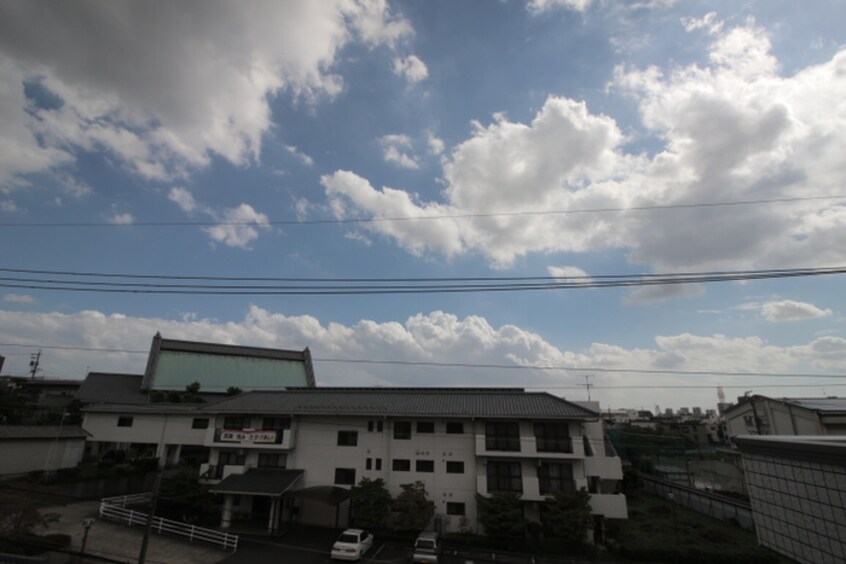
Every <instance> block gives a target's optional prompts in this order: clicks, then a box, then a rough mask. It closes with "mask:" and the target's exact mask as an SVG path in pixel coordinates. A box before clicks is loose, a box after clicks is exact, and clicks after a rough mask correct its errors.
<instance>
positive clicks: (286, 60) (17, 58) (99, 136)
mask: <svg viewBox="0 0 846 564" xmlns="http://www.w3.org/2000/svg"><path fill="white" fill-rule="evenodd" d="M117 29H119V30H120V32H119V33H116V32H115V30H117ZM412 33H413V30H412V28H411V26H410V24H409V23H408V21H407V20H405V19H404V18H402V17H401V16H397V15H395V14H392V13H391V10H390V8H389V6H388V4H387V2H386V0H325V1H321V2H304V3H301V2H250V3H247V4H242V3H238V4H234V3H227V2H199V3H189V4H179V3H172V2H164V3H154V4H150V3H144V2H142V3H136V2H132V1H130V0H115V1H113V2H109V3H107V4H103V3H100V2H95V1H83V2H81V3H75V4H74V5H73V6H71V5H68V4H64V3H54V2H49V1H41V0H33V1H32V2H25V3H22V4H17V3H12V4H9V3H4V4H2V5H0V85H3V86H2V87H0V171H2V172H1V173H2V175H3V177H2V178H0V183H4V184H8V183H9V182H12V181H13V180H17V181H18V182H21V181H22V180H20V177H21V176H22V175H25V174H28V173H31V172H38V171H43V170H47V169H50V168H52V167H56V166H59V165H62V164H64V163H67V162H69V161H70V160H71V159H72V157H71V153H72V152H74V151H76V150H77V149H82V150H95V149H98V150H99V149H106V150H109V151H111V152H112V153H113V154H114V155H116V156H118V157H119V158H120V159H121V160H122V161H123V162H125V163H126V165H127V166H128V167H129V168H130V169H131V170H133V171H134V172H135V173H137V174H139V175H141V176H144V177H146V178H150V179H156V180H164V179H167V178H172V177H174V176H179V175H182V174H185V173H186V172H187V171H190V170H191V169H192V168H194V167H202V166H205V165H206V164H208V162H209V159H210V156H211V155H219V156H221V157H223V158H225V159H227V160H229V161H231V162H233V163H236V164H245V163H248V162H251V161H253V160H255V159H257V158H258V155H259V154H260V150H261V142H262V135H263V133H264V132H265V131H267V129H268V127H269V126H270V119H271V116H270V108H269V98H271V97H273V96H275V95H278V94H279V93H282V92H284V93H289V94H290V95H292V96H294V97H296V98H299V99H303V100H307V101H312V100H316V99H318V98H326V97H328V98H331V97H332V96H335V95H336V94H338V92H339V91H340V90H341V88H342V86H343V85H342V82H341V79H340V77H339V76H337V75H336V74H333V72H332V68H333V65H334V63H335V61H336V57H337V55H338V53H339V52H340V50H341V49H342V48H343V47H344V46H345V45H346V44H348V43H349V42H350V41H353V40H356V39H358V40H360V41H363V42H365V43H366V44H367V45H369V46H371V47H375V46H378V45H388V46H390V47H393V46H394V45H396V44H397V43H398V42H399V41H402V40H403V39H404V38H406V37H409V36H410V35H411V34H412ZM210 37H213V38H214V41H209V40H208V38H210ZM151 45H153V46H155V48H150V46H151ZM162 53H166V54H167V56H162ZM29 80H37V81H38V82H39V84H40V85H41V86H42V87H43V88H44V89H46V90H48V91H49V92H50V93H51V94H53V95H54V96H56V97H57V98H58V99H60V100H61V102H62V104H61V106H60V107H58V108H51V109H45V108H40V109H39V108H32V107H30V106H29V104H28V102H27V100H26V99H25V97H24V93H23V83H24V81H29ZM38 140H41V143H39V141H38Z"/></svg>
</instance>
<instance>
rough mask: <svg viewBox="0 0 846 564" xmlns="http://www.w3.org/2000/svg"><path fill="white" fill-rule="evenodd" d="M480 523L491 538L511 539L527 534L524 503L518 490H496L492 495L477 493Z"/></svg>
mask: <svg viewBox="0 0 846 564" xmlns="http://www.w3.org/2000/svg"><path fill="white" fill-rule="evenodd" d="M476 508H477V510H478V512H479V517H478V518H479V523H480V524H481V525H482V527H484V528H485V534H486V535H487V536H489V537H491V538H498V539H509V538H515V537H519V538H522V537H523V536H524V535H525V528H526V523H525V519H524V518H523V503H522V502H521V501H520V494H519V493H517V492H495V493H492V494H491V496H490V497H485V496H483V495H479V494H476Z"/></svg>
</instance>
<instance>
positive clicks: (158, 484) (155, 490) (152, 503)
mask: <svg viewBox="0 0 846 564" xmlns="http://www.w3.org/2000/svg"><path fill="white" fill-rule="evenodd" d="M161 486H162V473H161V472H158V473H157V474H156V481H155V482H154V483H153V496H152V500H150V514H149V515H147V526H146V527H144V538H143V539H142V540H141V552H139V553H138V564H144V563H145V562H146V561H147V545H148V544H149V543H150V532H152V530H153V518H154V517H155V516H156V504H157V503H158V501H159V490H160V489H161Z"/></svg>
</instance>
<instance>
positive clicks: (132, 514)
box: [100, 493, 238, 552]
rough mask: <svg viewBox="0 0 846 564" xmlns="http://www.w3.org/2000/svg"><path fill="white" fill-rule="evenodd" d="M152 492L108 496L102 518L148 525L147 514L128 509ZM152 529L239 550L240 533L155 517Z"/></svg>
mask: <svg viewBox="0 0 846 564" xmlns="http://www.w3.org/2000/svg"><path fill="white" fill-rule="evenodd" d="M150 499H151V495H150V494H148V493H147V494H136V495H127V496H118V497H108V498H104V499H102V500H101V501H100V518H101V519H108V520H110V521H114V522H116V523H120V524H123V525H128V526H130V527H133V526H137V527H146V526H147V519H148V517H147V514H146V513H143V512H141V511H135V510H133V509H127V507H126V506H127V505H131V504H137V503H145V502H149V501H150ZM151 530H153V531H155V532H157V533H159V534H171V535H177V536H181V537H184V538H187V539H188V540H189V541H195V540H196V541H202V542H208V543H211V544H216V545H218V546H220V547H221V548H223V549H224V550H231V551H233V552H234V551H236V550H238V535H233V534H230V533H222V532H220V531H216V530H214V529H206V528H204V527H197V526H196V525H191V524H188V523H182V522H180V521H173V520H171V519H163V518H162V517H153V522H152V526H151Z"/></svg>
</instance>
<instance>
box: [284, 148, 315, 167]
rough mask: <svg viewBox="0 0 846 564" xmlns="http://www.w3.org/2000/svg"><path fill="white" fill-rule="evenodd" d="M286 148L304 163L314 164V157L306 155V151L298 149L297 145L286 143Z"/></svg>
mask: <svg viewBox="0 0 846 564" xmlns="http://www.w3.org/2000/svg"><path fill="white" fill-rule="evenodd" d="M285 150H286V151H288V152H289V153H291V154H292V155H294V156H295V157H297V158H298V159H299V160H300V162H301V163H303V164H304V165H306V166H313V165H314V159H312V158H311V157H310V156H308V155H306V154H305V153H303V152H302V151H300V150H299V149H297V148H296V147H295V146H293V145H286V146H285Z"/></svg>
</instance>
